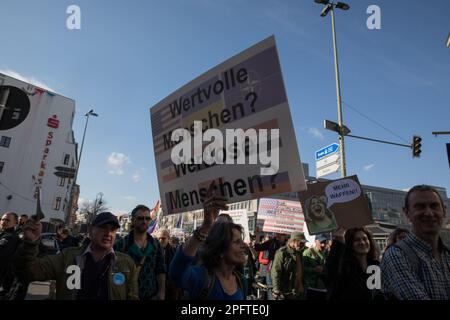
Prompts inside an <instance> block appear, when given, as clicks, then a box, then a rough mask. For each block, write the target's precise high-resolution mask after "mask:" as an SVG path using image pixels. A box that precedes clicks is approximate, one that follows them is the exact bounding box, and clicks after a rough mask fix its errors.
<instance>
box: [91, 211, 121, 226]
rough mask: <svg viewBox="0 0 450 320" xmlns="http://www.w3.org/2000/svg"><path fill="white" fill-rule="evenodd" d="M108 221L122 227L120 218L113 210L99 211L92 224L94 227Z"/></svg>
mask: <svg viewBox="0 0 450 320" xmlns="http://www.w3.org/2000/svg"><path fill="white" fill-rule="evenodd" d="M107 223H110V224H113V225H114V226H115V227H117V228H120V224H119V220H117V217H116V216H115V215H114V214H112V213H111V212H102V213H99V214H98V215H97V216H96V217H95V219H94V221H92V225H93V226H94V227H101V226H103V225H105V224H107Z"/></svg>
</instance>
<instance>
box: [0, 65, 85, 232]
mask: <svg viewBox="0 0 450 320" xmlns="http://www.w3.org/2000/svg"><path fill="white" fill-rule="evenodd" d="M74 113H75V102H74V101H73V100H72V99H69V98H66V97H64V96H61V95H58V94H55V93H53V92H50V91H47V90H44V89H42V88H39V87H37V86H34V85H31V84H29V83H25V82H23V81H20V80H17V79H15V78H12V77H9V76H7V75H4V74H1V73H0V211H1V212H6V211H13V212H16V213H17V214H28V215H30V216H31V215H33V214H34V213H35V212H36V199H35V197H34V194H35V190H36V187H40V188H41V207H42V210H43V212H44V214H45V218H44V220H43V222H44V223H50V224H53V225H56V224H61V223H63V222H64V219H65V216H66V211H67V207H68V206H69V199H70V193H71V191H72V182H73V181H72V180H73V179H71V178H70V177H69V176H64V175H61V174H59V176H57V175H55V172H57V171H58V170H60V168H61V167H63V168H68V169H69V170H73V169H74V168H76V164H77V158H76V143H75V139H74V134H73V131H72V124H73V117H74ZM57 168H59V169H57ZM44 228H45V229H47V228H46V226H44Z"/></svg>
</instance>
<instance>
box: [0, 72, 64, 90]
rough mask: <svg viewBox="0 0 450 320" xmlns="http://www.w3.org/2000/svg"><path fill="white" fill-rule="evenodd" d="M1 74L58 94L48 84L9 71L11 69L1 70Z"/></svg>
mask: <svg viewBox="0 0 450 320" xmlns="http://www.w3.org/2000/svg"><path fill="white" fill-rule="evenodd" d="M0 73H3V74H6V75H7V76H10V77H13V78H16V79H18V80H21V81H23V82H27V83H31V84H32V85H34V86H37V87H40V88H42V89H45V90H47V91H52V92H56V90H54V89H52V88H51V87H50V86H48V85H47V84H45V83H43V82H41V81H39V80H37V79H36V78H33V77H27V76H23V75H21V74H20V73H18V72H16V71H13V70H9V69H6V70H3V69H0Z"/></svg>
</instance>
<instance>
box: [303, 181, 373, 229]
mask: <svg viewBox="0 0 450 320" xmlns="http://www.w3.org/2000/svg"><path fill="white" fill-rule="evenodd" d="M299 197H300V202H301V203H302V207H303V211H304V215H305V222H306V225H307V228H308V232H309V234H320V233H325V232H330V231H333V230H336V229H337V228H339V227H342V228H345V229H349V228H356V227H362V226H365V225H369V224H371V223H373V219H372V214H371V212H370V209H369V206H368V204H367V200H366V199H365V197H364V194H363V192H362V189H361V185H360V184H359V180H358V177H357V176H356V175H354V176H351V177H346V178H343V179H339V180H333V181H325V182H317V183H312V184H308V190H307V191H302V192H299Z"/></svg>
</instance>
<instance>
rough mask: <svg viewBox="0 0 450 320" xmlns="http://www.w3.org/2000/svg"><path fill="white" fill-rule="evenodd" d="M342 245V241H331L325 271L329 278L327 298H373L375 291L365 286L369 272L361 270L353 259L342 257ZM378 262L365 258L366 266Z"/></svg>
mask: <svg viewBox="0 0 450 320" xmlns="http://www.w3.org/2000/svg"><path fill="white" fill-rule="evenodd" d="M344 247H345V245H344V244H343V243H341V242H338V241H333V245H332V246H331V251H330V254H329V256H328V260H327V264H326V271H327V274H328V278H329V279H330V280H331V281H330V286H329V288H328V291H329V292H328V298H329V300H373V299H374V298H375V296H376V293H377V292H376V291H375V290H370V289H368V288H367V279H368V278H369V276H370V274H367V273H366V270H362V268H361V266H360V265H359V263H358V262H357V261H356V260H355V259H350V260H344V259H343V252H344ZM379 264H380V263H379V261H376V260H372V259H368V260H367V266H370V265H379Z"/></svg>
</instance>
